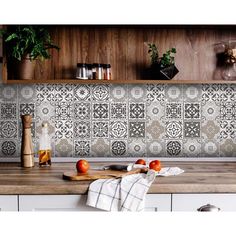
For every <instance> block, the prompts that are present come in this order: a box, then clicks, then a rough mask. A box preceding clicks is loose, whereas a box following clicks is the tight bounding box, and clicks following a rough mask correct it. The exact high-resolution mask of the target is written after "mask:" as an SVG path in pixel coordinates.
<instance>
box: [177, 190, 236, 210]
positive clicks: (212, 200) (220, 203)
mask: <svg viewBox="0 0 236 236" xmlns="http://www.w3.org/2000/svg"><path fill="white" fill-rule="evenodd" d="M206 204H211V205H214V206H216V207H218V208H220V210H221V211H236V194H173V196H172V210H173V211H197V209H198V208H200V207H201V206H203V205H206Z"/></svg>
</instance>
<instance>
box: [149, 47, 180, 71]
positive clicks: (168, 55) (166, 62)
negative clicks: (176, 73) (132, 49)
mask: <svg viewBox="0 0 236 236" xmlns="http://www.w3.org/2000/svg"><path fill="white" fill-rule="evenodd" d="M147 45H148V47H149V49H148V53H149V54H150V57H151V64H152V65H158V66H159V67H160V68H166V67H169V66H171V65H174V64H175V57H174V54H175V53H176V49H175V48H171V49H169V50H167V51H166V52H165V53H163V55H162V57H159V52H158V49H157V46H156V45H155V44H154V43H148V44H147Z"/></svg>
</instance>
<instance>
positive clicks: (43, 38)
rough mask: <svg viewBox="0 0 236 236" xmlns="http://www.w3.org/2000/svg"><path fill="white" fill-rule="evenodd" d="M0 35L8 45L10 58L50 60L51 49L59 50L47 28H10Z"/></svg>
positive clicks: (7, 50) (37, 26)
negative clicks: (27, 57)
mask: <svg viewBox="0 0 236 236" xmlns="http://www.w3.org/2000/svg"><path fill="white" fill-rule="evenodd" d="M0 35H1V36H2V37H3V40H4V42H5V43H6V53H7V57H8V58H15V59H17V60H19V61H21V60H22V59H23V58H25V57H26V56H29V59H30V60H35V59H37V58H39V59H41V60H42V59H48V58H50V56H51V55H50V54H49V51H48V50H49V49H51V48H54V49H57V50H59V47H58V46H56V45H55V44H53V42H52V40H51V37H50V34H49V32H48V30H47V29H46V28H45V27H42V26H39V25H20V26H8V28H7V30H4V29H3V30H1V31H0Z"/></svg>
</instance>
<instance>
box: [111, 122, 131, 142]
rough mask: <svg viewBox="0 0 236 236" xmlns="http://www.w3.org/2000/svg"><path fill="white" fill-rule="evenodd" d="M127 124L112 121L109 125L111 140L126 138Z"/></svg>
mask: <svg viewBox="0 0 236 236" xmlns="http://www.w3.org/2000/svg"><path fill="white" fill-rule="evenodd" d="M127 128H128V124H127V122H126V121H112V122H111V123H110V135H111V138H114V139H116V138H118V139H120V138H127Z"/></svg>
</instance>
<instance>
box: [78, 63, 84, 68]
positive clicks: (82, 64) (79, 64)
mask: <svg viewBox="0 0 236 236" xmlns="http://www.w3.org/2000/svg"><path fill="white" fill-rule="evenodd" d="M77 66H79V67H85V66H86V64H85V63H77Z"/></svg>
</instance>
